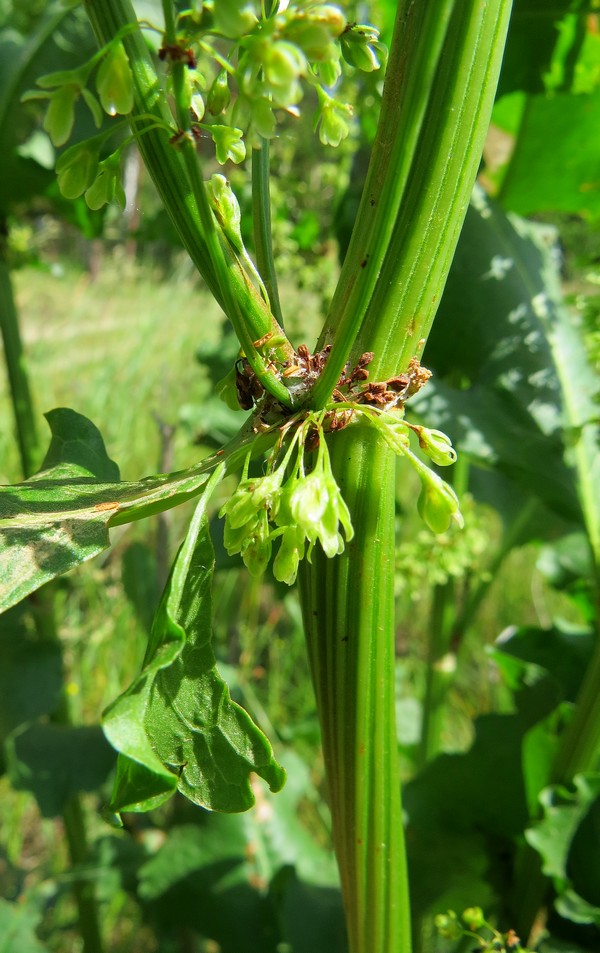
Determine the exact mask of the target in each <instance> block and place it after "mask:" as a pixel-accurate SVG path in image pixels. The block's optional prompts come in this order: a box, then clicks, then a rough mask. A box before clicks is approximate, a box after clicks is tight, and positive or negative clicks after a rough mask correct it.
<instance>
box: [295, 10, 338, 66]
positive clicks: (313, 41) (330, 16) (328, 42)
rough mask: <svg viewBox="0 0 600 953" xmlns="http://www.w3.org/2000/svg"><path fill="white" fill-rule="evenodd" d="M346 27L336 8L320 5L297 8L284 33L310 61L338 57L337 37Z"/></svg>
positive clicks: (336, 58) (321, 60) (316, 61)
mask: <svg viewBox="0 0 600 953" xmlns="http://www.w3.org/2000/svg"><path fill="white" fill-rule="evenodd" d="M345 28H346V18H345V16H344V14H343V13H342V11H341V10H340V9H339V7H334V6H331V5H330V4H322V5H319V6H316V7H314V8H312V9H311V8H310V7H309V8H308V9H306V10H298V11H297V12H296V14H295V15H294V16H292V17H291V18H290V19H289V20H288V21H287V23H286V25H285V28H284V30H283V35H284V36H285V37H286V39H288V40H290V41H291V42H292V43H295V44H296V45H297V46H299V47H300V49H301V50H302V52H303V53H304V54H305V56H306V57H307V59H309V60H310V61H311V62H313V63H321V62H325V61H327V60H338V59H339V56H340V48H339V45H338V43H337V42H336V41H337V38H338V37H339V36H340V35H341V34H342V33H343V32H344V30H345Z"/></svg>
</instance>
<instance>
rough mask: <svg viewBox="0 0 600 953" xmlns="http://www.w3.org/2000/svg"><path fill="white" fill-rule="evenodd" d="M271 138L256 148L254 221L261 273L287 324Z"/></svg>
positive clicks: (274, 305)
mask: <svg viewBox="0 0 600 953" xmlns="http://www.w3.org/2000/svg"><path fill="white" fill-rule="evenodd" d="M269 152H270V148H269V141H268V139H263V140H262V141H261V146H260V149H253V150H252V216H253V218H252V221H253V228H254V249H255V252H256V263H257V265H258V270H259V272H260V276H261V278H262V280H263V281H264V284H265V288H266V289H267V295H268V296H269V303H270V305H271V311H272V312H273V314H274V315H275V317H276V318H277V320H278V322H279V324H280V326H281V327H283V315H282V313H281V304H280V301H279V290H278V287H277V274H276V272H275V259H274V257H273V241H272V238H271V195H270V188H269V178H270V177H269V171H270V169H269Z"/></svg>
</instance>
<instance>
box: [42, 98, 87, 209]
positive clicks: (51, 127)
mask: <svg viewBox="0 0 600 953" xmlns="http://www.w3.org/2000/svg"><path fill="white" fill-rule="evenodd" d="M80 94H81V87H80V86H77V85H75V84H74V83H67V84H66V85H65V86H59V88H58V89H56V90H54V92H53V93H52V94H51V96H50V102H49V103H48V109H47V110H46V115H45V116H44V129H45V130H46V132H47V133H48V135H49V136H50V138H51V140H52V144H53V145H55V146H63V145H64V144H65V142H67V141H68V139H69V137H70V135H71V132H72V130H73V122H74V120H75V103H76V102H77V100H78V99H79V96H80ZM79 194H80V195H81V192H80V193H79Z"/></svg>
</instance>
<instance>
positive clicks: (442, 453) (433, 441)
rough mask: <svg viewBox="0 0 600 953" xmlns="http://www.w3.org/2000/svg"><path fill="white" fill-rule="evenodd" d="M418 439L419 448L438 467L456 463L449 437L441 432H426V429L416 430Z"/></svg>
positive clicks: (454, 451)
mask: <svg viewBox="0 0 600 953" xmlns="http://www.w3.org/2000/svg"><path fill="white" fill-rule="evenodd" d="M416 431H417V434H418V437H419V446H420V447H421V450H424V451H425V453H426V454H427V456H428V457H431V459H432V460H433V462H434V463H437V465H438V466H439V467H447V466H450V464H451V463H456V450H455V449H454V447H453V446H452V442H451V440H450V437H447V436H446V434H445V433H442V431H441V430H428V429H427V427H417V428H416Z"/></svg>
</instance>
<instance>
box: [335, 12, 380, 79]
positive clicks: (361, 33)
mask: <svg viewBox="0 0 600 953" xmlns="http://www.w3.org/2000/svg"><path fill="white" fill-rule="evenodd" d="M378 40H379V32H378V31H377V30H376V29H375V28H374V27H372V26H369V25H368V24H366V23H354V24H353V25H352V26H349V27H348V28H347V29H346V31H345V32H344V33H343V35H342V36H341V38H340V42H341V47H342V56H343V57H344V59H345V60H346V62H347V63H350V65H351V66H356V68H357V69H360V70H363V72H365V73H372V72H373V70H376V69H379V68H380V67H381V63H382V60H383V54H384V52H385V50H384V47H383V46H382V44H381V43H379V42H378Z"/></svg>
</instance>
